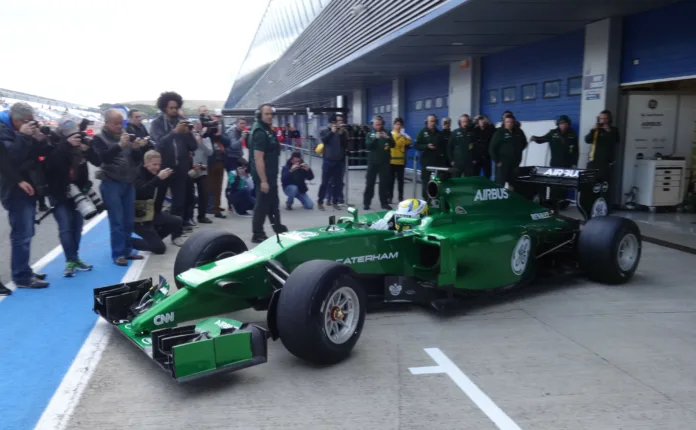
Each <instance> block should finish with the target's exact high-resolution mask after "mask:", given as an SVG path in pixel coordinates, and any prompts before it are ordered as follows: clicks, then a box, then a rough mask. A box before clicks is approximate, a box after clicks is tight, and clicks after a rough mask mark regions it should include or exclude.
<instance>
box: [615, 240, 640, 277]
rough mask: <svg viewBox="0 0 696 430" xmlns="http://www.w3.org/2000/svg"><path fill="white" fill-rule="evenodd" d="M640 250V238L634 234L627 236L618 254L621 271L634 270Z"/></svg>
mask: <svg viewBox="0 0 696 430" xmlns="http://www.w3.org/2000/svg"><path fill="white" fill-rule="evenodd" d="M638 250H639V245H638V238H637V237H636V236H635V235H634V234H627V235H626V236H624V237H623V239H621V242H619V250H618V252H617V260H618V262H619V268H620V269H621V270H623V271H624V272H628V271H629V270H631V269H632V268H633V265H634V264H636V260H637V259H638Z"/></svg>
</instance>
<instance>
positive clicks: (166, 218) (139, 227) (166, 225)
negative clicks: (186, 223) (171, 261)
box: [133, 212, 183, 254]
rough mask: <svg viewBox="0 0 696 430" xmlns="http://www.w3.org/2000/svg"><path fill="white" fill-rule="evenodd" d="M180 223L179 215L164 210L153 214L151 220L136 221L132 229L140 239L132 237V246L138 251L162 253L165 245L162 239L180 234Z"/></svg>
mask: <svg viewBox="0 0 696 430" xmlns="http://www.w3.org/2000/svg"><path fill="white" fill-rule="evenodd" d="M182 223H183V220H182V219H181V217H178V216H175V215H170V214H168V213H166V212H164V213H159V214H157V215H155V218H154V219H153V220H152V221H149V222H136V223H135V228H134V229H133V230H134V231H135V234H137V235H138V236H140V237H141V238H142V239H136V238H133V248H135V249H137V250H138V251H150V252H152V253H153V254H164V252H165V251H166V250H167V247H166V246H165V245H164V242H163V241H162V239H165V238H166V237H167V236H169V235H171V236H172V239H176V238H177V237H179V236H181V233H182Z"/></svg>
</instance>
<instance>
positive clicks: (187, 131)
mask: <svg viewBox="0 0 696 430" xmlns="http://www.w3.org/2000/svg"><path fill="white" fill-rule="evenodd" d="M183 104H184V100H183V99H182V98H181V96H180V95H179V94H177V93H175V92H165V93H162V94H160V96H159V98H158V99H157V107H158V108H159V109H160V111H162V113H161V114H159V115H157V117H156V118H155V119H153V120H152V123H151V125H150V135H151V137H152V140H154V141H155V147H156V149H157V152H159V153H160V155H161V157H162V166H163V167H165V168H169V169H172V170H173V173H172V174H171V176H169V177H168V178H167V179H166V180H165V181H163V182H162V185H161V186H160V189H159V190H158V192H157V197H156V199H155V206H156V209H157V212H161V210H162V203H163V202H164V197H165V195H166V194H167V189H170V190H171V193H172V206H171V209H170V212H171V214H172V215H176V216H178V217H181V218H184V216H185V215H186V214H185V212H186V193H187V190H186V187H187V181H188V180H189V176H188V172H189V170H191V168H192V167H193V163H192V158H191V153H192V152H195V151H196V149H197V148H198V143H197V142H196V139H195V138H194V137H193V133H191V131H192V129H193V125H192V124H190V123H189V122H188V121H187V120H186V119H185V118H183V117H182V116H180V114H179V109H181V106H183ZM185 224H186V225H187V226H188V227H194V226H195V225H196V224H195V223H194V222H193V220H187V222H186V223H185Z"/></svg>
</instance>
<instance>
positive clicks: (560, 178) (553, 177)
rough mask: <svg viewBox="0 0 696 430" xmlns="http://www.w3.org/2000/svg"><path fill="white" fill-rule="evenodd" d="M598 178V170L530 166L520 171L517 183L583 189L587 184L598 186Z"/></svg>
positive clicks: (521, 168)
mask: <svg viewBox="0 0 696 430" xmlns="http://www.w3.org/2000/svg"><path fill="white" fill-rule="evenodd" d="M598 177H599V170H596V169H563V168H558V167H540V166H529V167H520V168H519V169H518V175H517V182H525V183H531V184H540V185H546V186H555V187H562V188H581V186H582V185H585V184H591V185H594V184H596V183H597V182H598Z"/></svg>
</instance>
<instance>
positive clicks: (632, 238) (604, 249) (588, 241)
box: [577, 216, 642, 284]
mask: <svg viewBox="0 0 696 430" xmlns="http://www.w3.org/2000/svg"><path fill="white" fill-rule="evenodd" d="M577 252H578V262H579V263H580V268H581V269H582V270H583V271H584V272H585V273H587V276H588V277H589V278H590V279H591V280H593V281H596V282H601V283H605V284H623V283H625V282H627V281H628V280H629V279H631V278H632V277H633V274H634V273H635V271H636V269H637V268H638V264H639V262H640V257H641V254H642V238H641V234H640V229H639V228H638V226H637V225H636V223H635V222H633V221H631V220H629V219H626V218H622V217H616V216H599V217H597V218H590V219H589V220H588V221H587V222H586V223H585V224H584V225H583V227H582V231H581V232H580V237H579V238H578V244H577Z"/></svg>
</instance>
